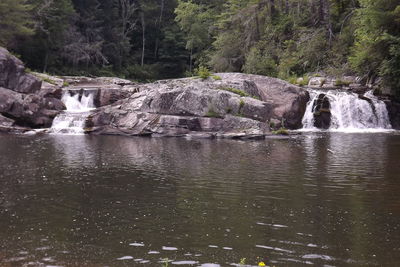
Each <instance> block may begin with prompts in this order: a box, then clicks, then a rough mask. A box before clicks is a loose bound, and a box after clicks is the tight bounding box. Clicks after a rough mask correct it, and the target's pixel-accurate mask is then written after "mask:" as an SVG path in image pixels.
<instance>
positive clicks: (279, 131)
mask: <svg viewBox="0 0 400 267" xmlns="http://www.w3.org/2000/svg"><path fill="white" fill-rule="evenodd" d="M272 133H273V134H276V135H289V131H288V130H287V129H286V128H283V127H282V128H280V129H278V130H276V131H273V132H272Z"/></svg>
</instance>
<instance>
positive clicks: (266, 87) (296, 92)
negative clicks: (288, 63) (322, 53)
mask: <svg viewBox="0 0 400 267" xmlns="http://www.w3.org/2000/svg"><path fill="white" fill-rule="evenodd" d="M217 75H218V76H220V77H221V78H222V81H224V80H228V81H231V82H237V83H240V82H242V83H243V84H245V83H247V84H249V83H254V85H255V87H254V86H251V87H248V88H251V91H249V92H248V93H249V94H254V93H252V92H254V90H257V93H258V95H259V96H260V99H261V100H262V101H269V102H271V103H273V109H272V114H271V117H272V119H274V120H277V121H283V126H285V127H287V128H289V129H299V128H301V127H302V123H301V121H302V118H303V116H304V113H305V111H306V107H307V102H308V101H309V99H310V96H309V94H308V92H307V90H305V89H303V88H301V87H298V86H295V85H292V84H290V83H288V82H285V81H282V80H280V79H276V78H271V77H266V76H261V75H251V74H242V73H219V74H217ZM244 89H245V90H246V87H244Z"/></svg>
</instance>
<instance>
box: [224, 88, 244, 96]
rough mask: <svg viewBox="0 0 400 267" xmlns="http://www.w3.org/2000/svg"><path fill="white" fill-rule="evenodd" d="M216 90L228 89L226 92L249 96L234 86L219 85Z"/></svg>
mask: <svg viewBox="0 0 400 267" xmlns="http://www.w3.org/2000/svg"><path fill="white" fill-rule="evenodd" d="M218 90H223V91H228V92H231V93H234V94H237V95H240V96H242V97H247V96H250V95H249V94H248V93H246V92H245V91H242V90H239V89H236V88H232V87H219V88H218Z"/></svg>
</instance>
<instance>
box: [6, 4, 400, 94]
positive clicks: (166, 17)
mask: <svg viewBox="0 0 400 267" xmlns="http://www.w3.org/2000/svg"><path fill="white" fill-rule="evenodd" d="M0 15H1V17H2V19H1V21H0V26H1V27H0V43H1V44H3V45H6V46H8V47H9V48H11V49H12V50H13V51H14V52H16V53H18V54H20V55H21V56H22V58H23V60H24V61H25V62H27V63H28V65H29V66H30V67H31V68H32V69H35V70H40V71H48V72H51V73H64V74H93V75H118V76H123V77H126V78H131V79H140V80H146V79H157V78H164V77H179V76H183V75H184V73H186V74H192V73H193V72H195V70H196V69H198V67H199V66H203V67H207V68H209V69H212V70H214V71H221V72H225V71H239V72H246V73H254V74H263V75H270V76H276V77H280V78H283V79H290V78H292V77H299V76H303V75H305V74H307V73H315V72H323V73H326V74H332V75H343V74H355V73H358V74H360V75H363V76H364V77H365V78H366V79H365V80H367V79H375V78H376V77H382V78H383V81H384V85H385V86H389V87H391V88H394V89H396V88H400V78H399V77H400V75H399V74H400V2H399V1H398V0H85V1H82V0H12V1H11V0H3V1H1V3H0ZM398 91H400V90H398Z"/></svg>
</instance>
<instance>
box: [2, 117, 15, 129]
mask: <svg viewBox="0 0 400 267" xmlns="http://www.w3.org/2000/svg"><path fill="white" fill-rule="evenodd" d="M14 124H15V121H14V120H12V119H10V118H7V117H4V116H3V115H0V126H1V127H11V126H13V125H14Z"/></svg>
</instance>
